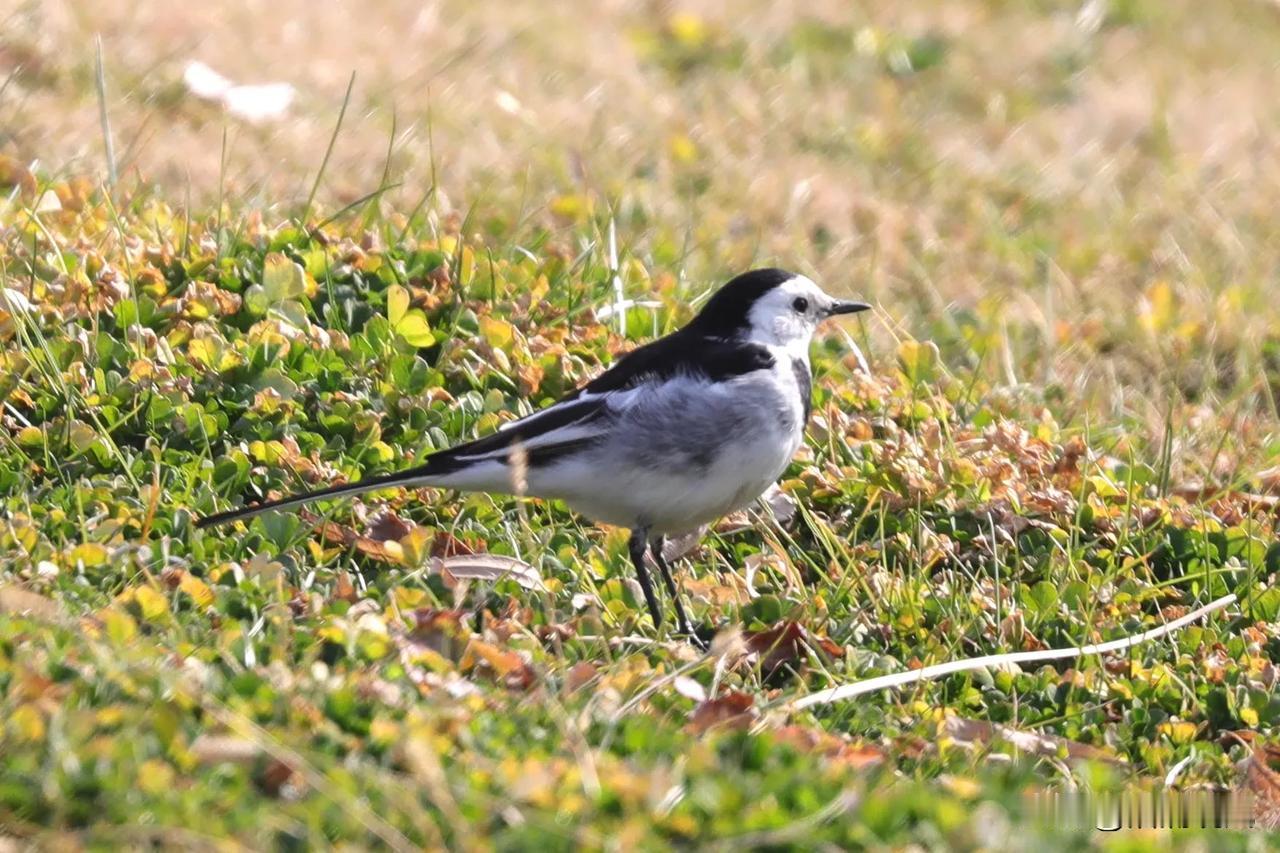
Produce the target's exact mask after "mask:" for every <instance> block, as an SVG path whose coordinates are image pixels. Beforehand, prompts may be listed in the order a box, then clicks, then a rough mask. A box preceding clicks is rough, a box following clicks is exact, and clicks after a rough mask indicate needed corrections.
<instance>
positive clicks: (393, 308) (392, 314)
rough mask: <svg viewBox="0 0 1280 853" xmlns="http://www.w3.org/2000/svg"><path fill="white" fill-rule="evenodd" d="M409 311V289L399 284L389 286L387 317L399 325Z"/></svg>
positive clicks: (392, 322) (392, 323)
mask: <svg viewBox="0 0 1280 853" xmlns="http://www.w3.org/2000/svg"><path fill="white" fill-rule="evenodd" d="M408 311H409V291H407V290H405V289H404V288H403V287H401V286H400V285H398V284H393V285H391V286H390V287H388V288H387V319H388V320H390V321H391V325H392V326H398V325H399V324H400V321H401V320H402V319H403V318H404V315H405V314H406V313H408Z"/></svg>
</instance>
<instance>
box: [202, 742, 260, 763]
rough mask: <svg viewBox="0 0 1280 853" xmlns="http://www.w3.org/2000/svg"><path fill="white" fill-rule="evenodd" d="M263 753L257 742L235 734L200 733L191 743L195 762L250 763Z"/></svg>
mask: <svg viewBox="0 0 1280 853" xmlns="http://www.w3.org/2000/svg"><path fill="white" fill-rule="evenodd" d="M263 754H264V753H263V750H262V748H261V747H260V746H258V744H256V743H254V742H253V741H251V740H248V739H247V738H242V737H237V736H236V735H200V736H199V737H197V738H196V739H195V740H194V741H192V743H191V756H192V757H193V758H195V760H196V763H197V764H252V763H253V762H255V761H257V760H258V757H259V756H261V755H263Z"/></svg>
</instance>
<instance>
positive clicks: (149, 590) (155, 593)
mask: <svg viewBox="0 0 1280 853" xmlns="http://www.w3.org/2000/svg"><path fill="white" fill-rule="evenodd" d="M133 600H134V601H136V602H138V607H139V608H141V610H142V616H143V618H144V619H146V620H148V621H150V622H155V621H156V620H158V619H162V618H164V617H165V616H167V615H169V599H167V598H165V597H164V595H162V594H161V593H160V591H159V590H157V589H156V588H155V587H152V586H140V587H137V588H136V589H134V591H133Z"/></svg>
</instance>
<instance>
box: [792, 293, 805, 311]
mask: <svg viewBox="0 0 1280 853" xmlns="http://www.w3.org/2000/svg"><path fill="white" fill-rule="evenodd" d="M791 307H792V308H794V309H796V313H797V314H803V313H804V312H806V311H808V310H809V300H808V299H805V298H804V297H803V296H797V297H796V301H795V302H792V303H791Z"/></svg>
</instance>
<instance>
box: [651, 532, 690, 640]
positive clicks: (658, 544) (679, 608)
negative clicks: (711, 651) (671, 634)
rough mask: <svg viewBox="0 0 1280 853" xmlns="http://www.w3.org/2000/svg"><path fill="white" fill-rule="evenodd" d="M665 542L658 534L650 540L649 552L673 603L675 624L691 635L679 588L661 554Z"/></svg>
mask: <svg viewBox="0 0 1280 853" xmlns="http://www.w3.org/2000/svg"><path fill="white" fill-rule="evenodd" d="M665 542H666V537H664V536H658V537H657V538H655V539H653V540H652V541H650V543H649V553H650V554H653V561H654V562H655V563H657V564H658V570H659V571H661V572H662V583H663V584H664V585H665V586H666V588H667V595H669V596H671V601H672V603H673V604H674V605H675V608H676V626H677V627H679V629H680V633H681V634H684V635H685V636H686V637H693V636H694V633H693V625H692V623H690V622H689V617H688V616H686V615H685V613H684V602H682V601H681V600H680V590H679V589H677V588H676V582H675V579H674V578H672V577H671V567H670V566H668V565H667V559H666V557H663V556H662V546H663V544H665Z"/></svg>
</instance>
